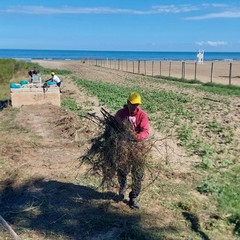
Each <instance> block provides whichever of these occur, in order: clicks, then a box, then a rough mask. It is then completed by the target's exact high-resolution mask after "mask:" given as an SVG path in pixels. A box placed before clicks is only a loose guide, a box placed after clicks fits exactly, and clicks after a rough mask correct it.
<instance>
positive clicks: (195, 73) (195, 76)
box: [194, 62, 197, 80]
mask: <svg viewBox="0 0 240 240" xmlns="http://www.w3.org/2000/svg"><path fill="white" fill-rule="evenodd" d="M194 80H197V62H195V70H194Z"/></svg>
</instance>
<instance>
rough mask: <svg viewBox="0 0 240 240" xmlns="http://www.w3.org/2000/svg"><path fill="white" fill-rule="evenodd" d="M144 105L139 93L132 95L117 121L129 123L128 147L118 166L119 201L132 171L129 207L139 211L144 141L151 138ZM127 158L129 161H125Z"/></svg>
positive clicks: (117, 115) (124, 149) (125, 147)
mask: <svg viewBox="0 0 240 240" xmlns="http://www.w3.org/2000/svg"><path fill="white" fill-rule="evenodd" d="M140 104H142V101H141V96H140V95H139V93H136V92H132V93H130V95H129V97H128V100H127V104H126V105H125V106H124V107H123V108H122V109H120V110H118V111H117V113H116V115H115V118H116V120H117V121H118V122H119V123H121V124H123V125H126V123H128V125H129V126H130V127H129V134H128V135H127V137H125V140H124V141H125V143H126V145H125V146H123V145H124V144H122V150H121V151H120V152H121V154H119V155H121V156H120V157H121V160H122V161H121V160H120V162H119V164H118V169H117V174H118V182H119V186H120V188H119V201H122V200H123V199H124V197H125V193H126V189H127V175H128V173H129V172H130V171H131V174H132V190H131V192H130V193H129V199H130V200H129V206H130V207H131V208H136V209H139V208H140V205H139V203H138V202H137V197H138V196H139V194H140V192H141V188H142V180H143V175H144V160H145V159H144V158H145V155H146V154H145V153H146V147H145V146H144V140H146V139H147V138H148V137H149V122H148V116H147V114H146V113H145V112H144V111H143V110H142V109H141V108H140V106H139V105H140ZM124 157H126V158H127V161H126V160H125V161H124V160H123V158H124Z"/></svg>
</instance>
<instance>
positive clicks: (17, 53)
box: [0, 49, 240, 61]
mask: <svg viewBox="0 0 240 240" xmlns="http://www.w3.org/2000/svg"><path fill="white" fill-rule="evenodd" d="M0 58H14V59H23V60H33V59H46V60H82V59H109V60H110V59H111V60H155V61H162V60H172V61H195V60H196V59H197V51H196V52H144V51H90V50H89V51H87V50H24V49H0ZM204 60H205V61H232V60H240V52H204Z"/></svg>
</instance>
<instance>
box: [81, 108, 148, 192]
mask: <svg viewBox="0 0 240 240" xmlns="http://www.w3.org/2000/svg"><path fill="white" fill-rule="evenodd" d="M101 113H102V114H103V117H104V118H103V119H100V118H97V117H96V116H93V115H89V116H88V117H91V119H92V120H94V121H95V122H96V121H97V122H98V124H101V125H102V126H103V128H104V131H103V133H102V134H101V135H100V136H98V137H96V138H94V139H92V145H91V148H90V149H89V150H88V151H87V153H86V154H85V155H84V156H82V157H81V162H82V163H87V164H89V166H90V169H89V171H88V173H91V174H94V175H98V176H100V177H101V178H102V182H101V187H107V188H109V187H112V186H115V181H114V180H115V175H116V170H117V169H118V168H120V167H121V166H128V167H131V166H134V167H135V168H145V166H146V162H147V159H148V157H149V152H150V149H151V145H150V142H149V141H139V140H137V139H136V138H135V133H134V130H133V129H132V126H131V125H130V124H129V123H128V122H118V121H117V120H116V119H115V117H114V116H112V115H111V114H110V113H108V112H107V111H106V110H105V109H103V108H102V109H101ZM93 118H94V119H93Z"/></svg>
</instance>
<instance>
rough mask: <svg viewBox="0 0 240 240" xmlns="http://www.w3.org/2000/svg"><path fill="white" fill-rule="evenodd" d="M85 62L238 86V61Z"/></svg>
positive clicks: (133, 71)
mask: <svg viewBox="0 0 240 240" xmlns="http://www.w3.org/2000/svg"><path fill="white" fill-rule="evenodd" d="M84 62H85V63H87V64H90V65H95V66H99V67H104V68H110V69H115V70H118V71H125V72H129V73H135V74H141V75H145V76H153V77H154V76H165V77H176V78H183V79H187V80H199V81H201V82H203V83H207V82H211V83H218V84H224V85H236V86H240V61H232V62H230V61H212V62H211V61H205V62H203V63H198V62H196V61H145V60H136V61H128V60H108V59H87V60H84Z"/></svg>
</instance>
